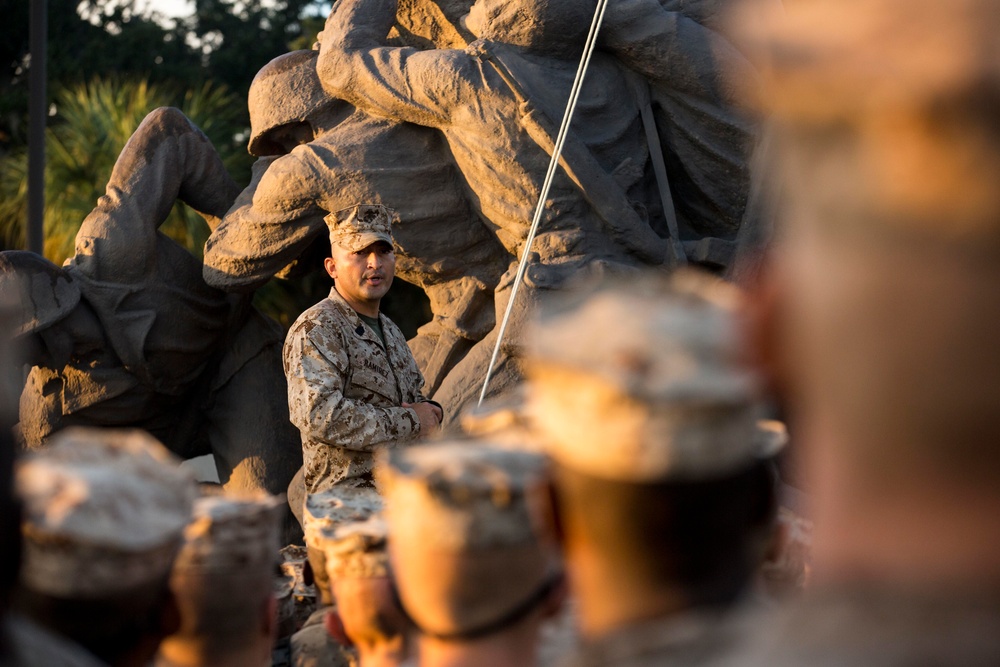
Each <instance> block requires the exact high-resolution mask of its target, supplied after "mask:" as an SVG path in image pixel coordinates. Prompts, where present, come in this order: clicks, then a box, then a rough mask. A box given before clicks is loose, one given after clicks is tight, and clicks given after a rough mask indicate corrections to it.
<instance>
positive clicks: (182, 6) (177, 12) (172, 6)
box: [148, 0, 194, 17]
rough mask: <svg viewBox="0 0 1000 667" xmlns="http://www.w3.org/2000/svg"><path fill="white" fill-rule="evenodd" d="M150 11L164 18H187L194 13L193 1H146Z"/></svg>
mask: <svg viewBox="0 0 1000 667" xmlns="http://www.w3.org/2000/svg"><path fill="white" fill-rule="evenodd" d="M148 2H149V6H150V7H151V8H152V9H155V10H156V11H158V12H160V13H161V14H163V15H165V16H171V17H176V16H189V15H190V14H191V13H193V12H194V2H193V0H148Z"/></svg>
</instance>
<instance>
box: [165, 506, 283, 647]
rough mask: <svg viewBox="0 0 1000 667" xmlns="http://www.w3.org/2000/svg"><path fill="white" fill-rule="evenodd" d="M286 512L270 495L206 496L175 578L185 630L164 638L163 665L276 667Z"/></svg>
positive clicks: (189, 530) (188, 531) (198, 508)
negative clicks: (278, 570)
mask: <svg viewBox="0 0 1000 667" xmlns="http://www.w3.org/2000/svg"><path fill="white" fill-rule="evenodd" d="M282 511H283V503H282V502H281V500H280V499H279V498H275V497H273V496H269V495H267V494H264V493H261V494H260V495H258V496H246V497H225V496H209V497H204V498H199V499H198V501H197V502H196V503H195V511H194V518H193V520H192V522H191V523H190V524H189V525H188V527H187V528H186V530H185V541H184V546H183V547H182V548H181V552H180V554H179V555H178V557H177V561H176V562H175V563H174V568H173V573H172V575H171V580H170V585H171V589H172V590H173V593H174V595H175V597H176V599H177V604H178V607H179V609H180V628H179V629H178V630H177V631H176V632H174V633H173V634H171V635H170V636H169V637H167V638H166V639H165V640H164V641H163V644H162V646H161V647H160V656H161V661H162V663H164V664H169V665H178V666H179V665H185V666H190V667H200V666H205V667H208V666H209V665H213V666H221V665H227V664H228V665H235V664H239V665H248V666H251V665H269V664H270V660H271V645H272V644H273V642H274V639H275V598H274V586H273V581H272V579H273V576H274V565H275V562H276V559H277V552H278V547H279V537H278V536H279V530H280V522H281V516H282Z"/></svg>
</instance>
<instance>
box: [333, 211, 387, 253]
mask: <svg viewBox="0 0 1000 667" xmlns="http://www.w3.org/2000/svg"><path fill="white" fill-rule="evenodd" d="M395 217H396V212H395V211H393V210H392V209H391V208H386V207H385V206H382V205H381V204H358V205H356V206H351V207H350V208H347V209H344V210H342V211H336V212H334V213H331V214H330V215H328V216H326V217H325V218H324V220H325V221H326V225H327V227H329V228H330V242H331V243H334V244H336V245H339V246H342V247H344V248H347V249H348V250H350V251H351V252H357V251H359V250H363V249H364V248H367V247H368V246H370V245H371V244H373V243H377V242H379V241H384V242H385V243H388V244H389V245H392V229H391V225H392V220H393V218H395Z"/></svg>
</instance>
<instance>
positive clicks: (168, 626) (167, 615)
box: [158, 590, 181, 638]
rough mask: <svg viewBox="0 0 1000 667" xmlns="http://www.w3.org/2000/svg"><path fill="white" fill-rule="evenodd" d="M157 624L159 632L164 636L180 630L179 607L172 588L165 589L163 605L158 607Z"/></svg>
mask: <svg viewBox="0 0 1000 667" xmlns="http://www.w3.org/2000/svg"><path fill="white" fill-rule="evenodd" d="M159 625H160V627H159V628H158V630H159V634H160V636H161V637H164V638H166V637H170V636H172V635H175V634H177V633H178V632H180V631H181V608H180V605H179V604H177V596H176V595H174V592H173V591H172V590H169V591H167V595H166V597H165V598H164V600H163V606H162V607H161V608H160V613H159Z"/></svg>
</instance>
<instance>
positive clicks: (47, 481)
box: [17, 428, 197, 598]
mask: <svg viewBox="0 0 1000 667" xmlns="http://www.w3.org/2000/svg"><path fill="white" fill-rule="evenodd" d="M178 464H179V460H178V459H177V458H175V457H174V456H173V454H171V453H170V452H169V451H167V449H166V448H165V447H164V446H163V445H161V444H160V443H159V442H158V441H157V440H156V439H155V438H153V437H152V436H151V435H149V434H148V433H146V432H145V431H138V430H136V431H116V430H101V429H85V428H71V429H66V430H64V431H62V432H60V433H59V434H57V435H56V436H55V437H54V438H53V439H52V441H51V443H50V444H48V445H47V446H46V447H45V448H44V449H41V450H39V451H37V452H33V453H32V454H29V455H28V456H27V457H25V459H24V460H23V461H22V462H21V464H20V465H19V466H18V471H17V490H18V494H19V495H20V497H21V499H22V501H23V503H24V518H23V524H22V525H23V532H24V542H25V545H24V566H23V569H22V572H21V578H22V581H23V583H24V584H25V585H26V586H28V587H29V588H31V589H32V590H34V591H36V592H39V593H44V594H48V595H52V596H55V597H64V598H87V597H101V596H105V595H111V594H115V593H119V592H123V591H128V590H131V589H133V588H134V587H136V586H139V585H142V584H146V583H151V582H154V581H156V579H157V578H159V577H166V575H167V574H168V573H169V572H170V568H171V565H172V564H173V561H174V557H175V556H176V554H177V550H178V548H179V547H180V545H181V541H182V536H183V531H184V527H185V525H187V523H188V521H189V520H190V519H191V509H192V504H193V503H194V499H195V497H196V495H197V484H196V482H195V479H194V476H193V474H192V473H191V472H190V471H188V470H187V469H185V468H181V467H180V466H179V465H178Z"/></svg>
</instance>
